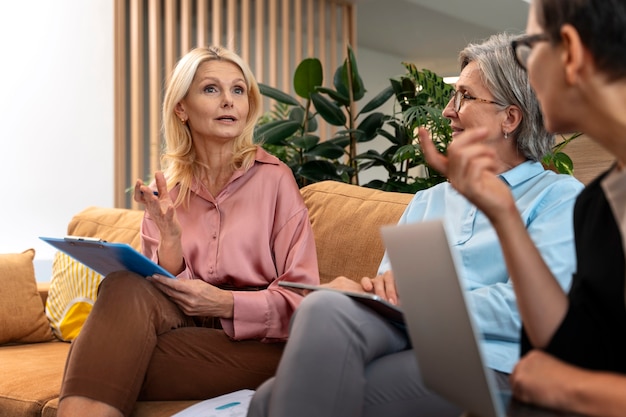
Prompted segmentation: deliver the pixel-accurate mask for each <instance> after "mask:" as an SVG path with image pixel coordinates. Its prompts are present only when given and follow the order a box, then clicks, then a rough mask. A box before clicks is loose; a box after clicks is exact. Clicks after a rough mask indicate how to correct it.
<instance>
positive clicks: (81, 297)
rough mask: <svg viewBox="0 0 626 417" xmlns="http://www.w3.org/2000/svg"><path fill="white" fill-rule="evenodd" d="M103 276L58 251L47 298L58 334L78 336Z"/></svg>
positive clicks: (65, 337)
mask: <svg viewBox="0 0 626 417" xmlns="http://www.w3.org/2000/svg"><path fill="white" fill-rule="evenodd" d="M101 281H102V275H100V274H98V273H97V272H96V271H94V270H93V269H90V268H88V267H86V266H85V265H83V264H81V263H80V262H77V261H75V260H74V259H73V258H71V257H70V256H68V255H66V254H65V253H63V252H57V253H56V254H55V255H54V261H53V262H52V280H51V281H50V288H49V289H48V298H47V300H46V316H47V317H48V320H49V321H50V326H51V327H52V331H53V332H54V334H55V336H56V337H58V338H59V339H61V340H65V341H71V340H74V339H75V338H76V336H78V334H79V333H80V329H81V328H82V327H83V324H84V323H85V320H86V319H87V316H88V315H89V313H90V312H91V308H92V307H93V303H94V302H95V301H96V296H97V294H98V286H99V285H100V282H101Z"/></svg>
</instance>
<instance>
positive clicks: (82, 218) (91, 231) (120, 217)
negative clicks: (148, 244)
mask: <svg viewBox="0 0 626 417" xmlns="http://www.w3.org/2000/svg"><path fill="white" fill-rule="evenodd" d="M142 219H143V210H128V209H119V208H104V207H88V208H86V209H85V210H83V211H81V212H80V213H78V214H76V215H75V216H74V217H73V218H72V220H70V223H69V224H68V226H67V233H68V234H69V235H72V236H88V237H97V238H100V239H103V240H106V241H108V242H121V243H128V244H129V245H131V246H132V247H133V248H135V249H137V250H140V249H141V240H140V237H139V229H140V228H141V220H142Z"/></svg>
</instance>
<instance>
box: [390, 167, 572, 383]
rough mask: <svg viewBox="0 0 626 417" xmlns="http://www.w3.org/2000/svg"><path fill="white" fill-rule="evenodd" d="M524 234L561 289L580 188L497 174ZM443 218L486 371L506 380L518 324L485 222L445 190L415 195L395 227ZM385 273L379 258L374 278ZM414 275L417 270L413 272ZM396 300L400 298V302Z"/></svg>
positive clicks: (515, 173)
mask: <svg viewBox="0 0 626 417" xmlns="http://www.w3.org/2000/svg"><path fill="white" fill-rule="evenodd" d="M500 177H501V178H502V179H503V180H504V181H505V182H506V183H507V184H508V185H509V187H510V188H511V192H512V193H513V197H514V198H515V201H516V205H517V208H518V210H519V212H520V215H521V216H522V219H523V220H524V223H525V224H526V228H527V229H528V232H529V234H530V236H531V238H532V239H533V241H534V242H535V245H537V248H538V249H539V251H540V252H541V254H542V256H543V258H544V260H545V261H546V263H547V264H548V266H549V267H550V269H551V270H552V273H553V274H554V275H555V277H556V278H557V279H558V280H559V282H560V283H561V285H562V286H563V288H565V289H568V288H569V285H570V283H571V277H572V273H573V272H574V271H575V270H576V254H575V248H574V230H573V208H574V202H575V199H576V196H577V195H578V193H579V192H580V191H581V190H582V188H583V185H582V184H581V183H580V182H579V181H577V180H576V179H575V178H573V177H571V176H569V175H560V174H556V173H554V172H552V171H549V170H544V168H543V166H542V165H541V164H540V163H539V162H531V161H527V162H525V163H523V164H521V165H518V166H516V167H515V168H513V169H511V170H509V171H507V172H505V173H503V174H501V175H500ZM438 218H443V219H444V222H445V224H446V230H447V232H448V237H449V239H450V241H451V242H450V243H451V244H452V246H453V249H454V250H456V252H457V253H456V255H457V260H458V261H459V265H458V266H459V267H460V271H459V274H460V275H461V277H462V278H463V279H464V281H465V285H466V287H467V290H468V297H467V299H468V303H469V305H470V310H471V312H472V315H473V320H474V323H475V324H476V325H477V328H478V329H479V331H480V332H481V333H482V336H483V340H482V350H483V357H484V358H485V361H486V365H487V366H488V367H490V368H492V369H495V370H498V371H501V372H506V373H510V372H511V371H512V370H513V366H514V365H515V363H516V362H517V361H518V359H519V352H520V347H519V343H520V329H521V321H520V317H519V313H518V310H517V306H516V303H515V294H514V292H513V285H512V283H511V280H510V278H509V274H508V272H507V269H506V265H505V262H504V257H503V255H502V250H501V248H500V243H499V241H498V237H497V235H496V232H495V230H494V229H493V228H492V226H491V224H490V222H489V219H487V217H486V216H485V215H484V214H483V213H482V212H481V211H479V210H478V209H477V208H476V206H474V205H473V204H471V203H470V202H469V201H468V200H467V199H465V197H463V196H461V195H460V194H459V193H458V192H457V191H456V190H455V189H454V188H453V187H452V186H451V185H450V184H449V183H442V184H438V185H436V186H434V187H431V188H429V189H427V190H424V191H420V192H418V193H417V194H415V196H414V198H413V200H411V202H410V203H409V205H408V206H407V208H406V210H405V211H404V214H403V215H402V217H401V218H400V221H399V223H400V224H401V223H414V222H418V221H424V220H433V219H438ZM389 269H391V266H390V264H389V259H388V257H387V254H386V253H385V256H384V257H383V260H382V262H381V264H380V267H379V271H378V272H379V273H382V272H385V271H387V270H389ZM415 271H416V275H419V265H415ZM400 298H402V294H400Z"/></svg>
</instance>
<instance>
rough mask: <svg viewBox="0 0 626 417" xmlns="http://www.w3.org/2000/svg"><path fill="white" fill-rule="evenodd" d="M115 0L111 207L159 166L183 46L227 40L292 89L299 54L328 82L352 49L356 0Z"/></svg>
mask: <svg viewBox="0 0 626 417" xmlns="http://www.w3.org/2000/svg"><path fill="white" fill-rule="evenodd" d="M114 1H115V28H114V30H115V113H114V114H115V130H114V131H115V141H114V143H115V164H116V166H115V206H116V207H136V205H135V203H134V202H133V201H132V198H131V193H128V192H126V190H127V189H128V188H129V187H132V186H133V185H134V182H135V179H136V178H143V179H144V180H148V181H149V180H150V179H151V178H152V175H153V173H154V172H155V171H156V170H158V169H159V156H160V152H161V150H162V143H163V142H162V133H161V114H160V113H161V102H162V99H163V89H164V85H165V82H166V80H167V77H168V76H169V74H170V73H171V71H172V69H173V68H174V65H175V64H176V61H177V60H178V59H179V58H180V56H181V55H183V54H184V53H186V52H187V51H189V50H191V49H192V48H194V47H196V46H205V45H214V44H219V45H223V46H226V47H228V48H230V49H233V50H235V51H236V52H238V53H239V54H240V55H241V56H242V57H243V58H244V59H245V60H246V61H247V62H248V63H249V64H250V67H251V68H252V70H253V72H254V73H255V76H256V77H257V79H258V81H259V82H263V83H266V84H269V85H272V86H274V87H277V88H279V89H281V90H283V91H286V92H288V93H290V94H293V91H292V90H293V85H292V78H293V72H294V70H295V67H296V65H297V64H298V63H300V62H301V61H302V59H304V58H306V57H317V58H319V59H320V60H321V61H322V63H323V65H324V71H325V74H326V77H325V80H326V84H330V83H331V82H332V75H333V74H334V71H335V69H336V67H337V65H338V63H339V62H341V61H342V60H343V58H344V56H345V50H346V46H347V45H348V44H351V45H352V47H353V48H354V49H355V50H356V44H355V40H356V25H355V21H356V20H355V18H356V7H355V6H354V2H353V0H114ZM337 26H340V27H337ZM338 45H342V49H341V50H338V49H339V48H338ZM269 104H270V103H266V108H265V110H266V111H269V110H271V108H269V107H268V105H269ZM320 134H321V135H322V136H324V134H323V132H322V133H320Z"/></svg>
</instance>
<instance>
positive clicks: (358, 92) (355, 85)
mask: <svg viewBox="0 0 626 417" xmlns="http://www.w3.org/2000/svg"><path fill="white" fill-rule="evenodd" d="M348 60H349V62H350V67H351V69H352V73H351V74H350V76H351V77H352V95H353V96H352V98H353V99H354V101H359V100H361V99H362V98H363V96H364V95H365V92H366V90H365V85H364V84H363V80H362V79H361V75H360V74H359V68H358V65H357V63H356V57H355V56H354V51H353V50H352V47H351V46H350V45H348V58H347V60H346V61H348ZM344 66H345V68H346V76H347V71H348V66H347V62H346V64H344Z"/></svg>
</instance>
